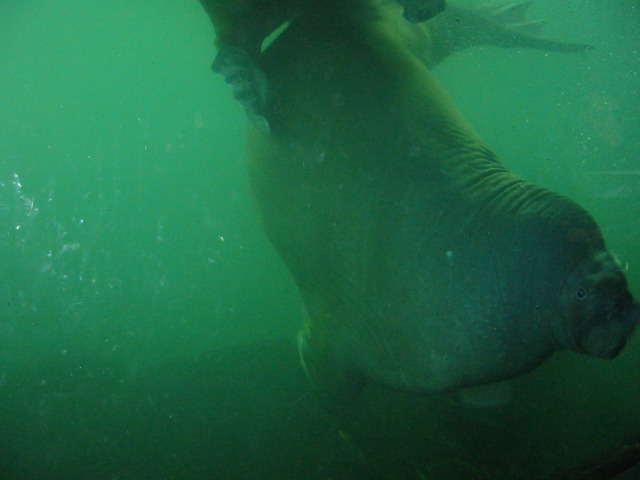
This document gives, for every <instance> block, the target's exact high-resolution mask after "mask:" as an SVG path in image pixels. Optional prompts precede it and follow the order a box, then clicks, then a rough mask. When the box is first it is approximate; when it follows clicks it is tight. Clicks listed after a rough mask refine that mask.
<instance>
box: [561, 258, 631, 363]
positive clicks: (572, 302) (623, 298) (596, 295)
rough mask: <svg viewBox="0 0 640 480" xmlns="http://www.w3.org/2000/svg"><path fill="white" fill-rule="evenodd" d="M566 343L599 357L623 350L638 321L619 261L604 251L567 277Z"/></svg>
mask: <svg viewBox="0 0 640 480" xmlns="http://www.w3.org/2000/svg"><path fill="white" fill-rule="evenodd" d="M560 308H561V311H562V314H563V316H564V317H565V318H564V319H563V324H564V325H565V327H566V328H567V330H566V333H567V334H568V341H567V342H566V345H567V346H568V347H569V348H570V349H571V350H574V351H577V352H580V353H585V354H587V355H590V356H593V357H598V358H614V357H615V356H617V355H618V353H620V351H621V350H622V349H623V348H624V346H625V345H626V343H627V340H628V338H629V336H630V335H631V333H632V332H633V329H634V328H635V326H636V324H637V323H638V320H640V304H639V303H638V302H636V301H634V299H633V297H632V295H631V293H630V292H629V288H628V286H627V280H626V278H625V276H624V273H623V272H622V269H621V268H620V266H619V264H618V262H617V261H616V260H615V259H614V258H613V257H612V256H611V255H610V254H609V253H607V252H604V251H601V252H599V253H597V254H595V255H593V256H591V257H588V258H586V259H584V260H582V261H581V262H580V263H579V264H578V266H577V267H576V268H575V269H574V270H573V271H572V272H571V274H570V275H569V277H568V278H567V279H566V281H565V284H564V286H563V288H562V292H561V295H560Z"/></svg>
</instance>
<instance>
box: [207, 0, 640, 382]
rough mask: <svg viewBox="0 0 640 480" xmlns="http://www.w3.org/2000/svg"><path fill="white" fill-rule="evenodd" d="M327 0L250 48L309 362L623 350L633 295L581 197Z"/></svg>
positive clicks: (499, 376) (410, 365)
mask: <svg viewBox="0 0 640 480" xmlns="http://www.w3.org/2000/svg"><path fill="white" fill-rule="evenodd" d="M321 5H322V8H318V9H314V8H309V9H308V10H306V11H304V10H303V11H301V12H298V14H297V16H296V17H295V19H294V20H293V21H292V23H291V25H290V26H289V27H288V28H287V29H286V30H285V31H284V32H283V33H282V34H281V35H280V36H279V37H278V38H277V39H276V40H275V41H274V42H273V43H272V44H271V45H270V46H269V48H267V49H266V50H265V51H264V52H263V53H262V54H261V55H259V56H257V61H258V64H259V67H260V69H261V71H262V72H264V75H265V78H266V80H267V81H268V84H269V93H268V96H267V101H266V107H265V108H266V113H267V118H269V121H270V124H271V133H270V134H264V133H263V132H262V131H260V130H259V129H256V128H254V129H253V130H252V132H251V134H250V141H249V161H250V166H249V168H250V176H251V183H252V188H253V191H254V194H255V197H256V200H257V204H258V207H259V210H260V214H261V216H262V219H263V222H264V227H265V229H266V232H267V234H268V236H269V238H270V239H271V241H272V242H273V244H274V245H275V247H276V249H277V251H278V252H279V254H280V256H281V257H282V259H283V260H284V261H285V263H286V264H287V266H288V268H289V270H290V271H291V273H292V274H293V277H294V278H295V281H296V283H297V285H298V287H299V289H300V292H301V294H302V297H303V299H304V303H305V306H306V310H307V317H308V318H307V320H306V325H305V330H304V334H303V337H302V345H301V351H302V354H303V361H304V363H305V364H306V367H307V370H308V372H309V374H310V376H311V377H312V378H313V379H314V380H315V381H316V382H317V383H319V384H321V385H323V386H325V387H327V388H328V389H329V390H331V391H333V392H334V393H336V394H338V395H349V394H353V393H355V392H357V391H358V389H359V388H360V387H361V386H362V385H364V384H365V383H366V382H377V383H379V384H381V385H384V386H388V387H392V388H398V389H407V390H411V391H417V392H442V391H449V390H455V389H458V388H462V387H467V386H472V385H478V384H485V383H489V382H495V381H499V380H504V379H508V378H511V377H513V376H515V375H518V374H521V373H524V372H527V371H529V370H531V369H533V368H534V367H536V366H537V365H539V364H540V363H541V362H543V361H544V360H545V359H546V358H548V357H549V356H550V355H551V354H552V353H553V352H555V351H557V350H564V349H568V350H573V351H576V352H579V353H584V354H587V355H591V356H595V357H600V358H612V357H614V356H616V355H617V354H618V352H619V351H620V350H621V349H622V348H623V347H624V345H625V343H626V341H627V339H628V337H629V335H630V334H631V332H632V330H633V329H634V326H635V325H636V323H637V322H638V318H639V317H640V306H639V305H638V303H636V302H635V301H634V300H633V298H632V296H631V293H630V292H629V290H628V287H627V282H626V280H625V277H624V275H623V272H622V271H621V269H620V267H619V266H618V264H617V263H616V262H615V261H614V259H613V258H612V257H611V255H610V254H609V253H607V251H606V249H605V244H604V241H603V239H602V236H601V233H600V230H599V228H598V226H597V225H596V223H595V222H594V220H593V219H592V218H591V217H590V216H589V214H588V213H587V212H585V211H584V210H583V209H582V208H580V207H579V206H578V205H576V204H575V203H574V202H572V201H571V200H569V199H567V198H564V197H562V196H560V195H557V194H554V193H552V192H549V191H547V190H545V189H543V188H541V187H538V186H535V185H533V184H531V183H528V182H526V181H524V180H522V179H521V178H519V177H518V176H516V175H514V174H512V173H510V172H509V171H508V170H507V169H506V168H505V167H504V166H503V165H502V164H501V163H499V162H498V160H497V159H496V158H495V155H494V154H493V153H492V152H491V150H489V149H488V148H487V147H486V146H485V145H484V143H483V142H482V140H481V139H480V138H479V137H478V135H477V134H476V133H475V132H474V131H473V129H472V128H471V127H470V126H469V125H468V124H467V122H466V121H465V119H464V118H463V117H462V115H461V114H460V113H459V112H458V110H457V109H456V108H455V106H454V105H453V102H452V101H451V99H450V98H449V96H448V94H447V93H446V92H445V91H444V89H443V88H442V87H441V86H440V84H439V83H438V82H437V81H436V80H435V78H434V77H433V76H432V75H431V74H430V73H429V71H428V70H427V69H426V68H425V67H424V65H423V64H422V63H421V62H420V61H418V60H417V59H416V58H415V57H414V56H413V55H412V54H411V53H409V52H408V51H407V49H406V48H405V47H404V46H403V45H402V43H401V41H399V39H398V38H397V37H396V35H395V33H394V30H393V29H392V28H389V24H388V22H387V21H386V20H385V18H384V17H380V16H378V15H377V12H376V11H375V10H373V9H372V8H370V5H368V4H367V3H365V2H359V1H356V0H350V1H349V2H344V1H343V0H336V1H329V0H327V1H324V2H321ZM218 20H219V21H220V19H218ZM222 21H225V19H222ZM243 21H244V25H246V24H247V23H249V24H250V22H251V18H250V17H243ZM256 21H258V20H256ZM229 28H231V29H232V25H231V26H229ZM328 32H330V35H329V34H328Z"/></svg>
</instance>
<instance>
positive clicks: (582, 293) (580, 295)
mask: <svg viewBox="0 0 640 480" xmlns="http://www.w3.org/2000/svg"><path fill="white" fill-rule="evenodd" d="M586 298H587V291H586V290H585V289H584V288H582V287H580V288H578V289H577V290H576V300H580V301H583V300H585V299H586Z"/></svg>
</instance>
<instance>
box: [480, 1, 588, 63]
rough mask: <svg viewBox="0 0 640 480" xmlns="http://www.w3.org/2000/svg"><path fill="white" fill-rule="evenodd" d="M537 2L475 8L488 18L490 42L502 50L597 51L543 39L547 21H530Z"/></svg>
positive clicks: (487, 33) (493, 3) (488, 38)
mask: <svg viewBox="0 0 640 480" xmlns="http://www.w3.org/2000/svg"><path fill="white" fill-rule="evenodd" d="M532 3H533V1H515V2H505V3H502V2H491V3H488V4H487V5H485V6H478V7H476V8H475V10H476V15H477V17H478V18H480V19H484V20H485V22H486V25H485V27H484V28H486V32H485V34H486V38H487V40H488V42H487V43H489V44H491V45H495V46H498V47H505V48H509V47H522V48H533V49H537V50H548V51H556V52H566V53H572V52H586V51H589V50H593V47H592V46H591V45H586V44H584V43H572V42H561V41H557V40H550V39H547V38H544V37H542V34H543V28H544V25H545V24H546V23H547V22H546V21H545V20H530V19H529V18H528V11H529V7H530V6H531V4H532Z"/></svg>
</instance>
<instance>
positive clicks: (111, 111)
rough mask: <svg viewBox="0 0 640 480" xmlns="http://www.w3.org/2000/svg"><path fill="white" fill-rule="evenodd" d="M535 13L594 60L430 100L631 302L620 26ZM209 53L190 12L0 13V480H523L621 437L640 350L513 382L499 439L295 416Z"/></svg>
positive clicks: (622, 12) (277, 282)
mask: <svg viewBox="0 0 640 480" xmlns="http://www.w3.org/2000/svg"><path fill="white" fill-rule="evenodd" d="M532 9H533V13H535V16H537V17H542V18H547V19H549V20H551V21H550V22H549V24H548V26H547V29H546V34H547V35H548V36H550V37H554V38H562V39H567V40H574V41H582V42H587V43H591V44H593V45H594V46H595V47H596V49H595V51H593V52H590V53H588V54H585V55H564V54H552V53H545V52H536V51H504V50H499V49H496V48H490V47H486V48H476V49H473V50H469V51H466V52H463V53H460V54H457V55H456V56H454V57H453V58H450V59H449V60H447V62H445V63H444V64H442V65H440V66H439V67H438V69H437V74H438V76H439V78H440V79H441V80H442V82H443V83H444V84H445V86H446V87H447V89H448V90H449V91H450V93H451V94H452V95H453V96H454V98H455V99H456V101H457V102H458V104H459V106H460V107H461V109H462V110H463V111H464V112H465V114H466V115H467V117H468V119H469V120H470V122H471V123H472V124H473V125H474V126H475V127H476V129H477V130H478V131H479V133H480V134H481V135H482V136H483V137H484V138H485V140H486V141H487V143H488V144H489V145H491V146H492V147H493V148H494V149H495V150H496V151H497V152H498V154H499V155H500V157H501V159H502V161H504V162H505V163H506V164H507V165H509V166H510V168H512V169H513V170H514V171H516V172H518V173H520V174H522V175H523V176H525V177H526V178H527V179H529V180H531V181H534V182H536V183H539V184H541V185H544V186H546V187H549V188H550V189H552V190H555V191H558V192H561V193H564V194H566V195H568V196H570V197H571V198H573V199H575V200H577V201H578V202H579V203H581V204H582V205H583V206H584V207H586V208H587V210H589V211H590V212H591V213H592V214H593V215H594V217H595V218H596V219H597V220H598V222H599V223H600V225H601V227H602V229H603V231H604V234H605V237H606V238H607V241H608V244H609V247H610V249H611V250H612V251H613V252H615V253H616V255H617V256H618V257H619V258H620V259H621V261H622V262H623V264H625V265H627V264H628V272H627V273H628V277H629V280H630V282H631V285H632V289H633V291H634V292H635V294H636V296H638V295H640V273H639V272H640V255H639V254H638V251H639V250H638V245H639V244H638V238H640V220H639V218H640V215H639V214H640V156H639V153H638V152H640V127H639V125H640V88H639V86H640V73H639V72H640V51H638V47H637V45H638V44H639V43H640V42H639V40H640V7H638V5H637V3H636V2H633V1H631V0H611V1H606V2H604V1H603V2H596V1H582V0H580V1H578V0H572V1H567V2H562V3H561V4H560V3H558V2H551V1H549V0H539V1H537V2H536V4H535V5H534V7H532ZM213 38H214V35H213V31H212V29H211V27H210V25H209V21H208V19H207V18H206V15H205V14H204V13H203V12H202V11H201V7H200V5H199V4H198V2H197V1H196V0H193V1H188V2H187V1H178V0H167V1H164V2H151V1H148V0H140V1H138V2H126V1H123V0H112V1H109V2H104V1H103V2H98V1H94V0H85V1H79V0H78V1H75V0H64V1H53V0H41V1H39V2H12V1H10V0H4V1H2V3H0V478H2V479H4V478H7V479H11V480H13V479H35V478H39V479H60V478H65V479H76V478H77V479H93V478H95V479H128V478H131V479H142V478H154V479H159V478H167V479H169V478H180V479H182V478H184V479H210V478H292V479H293V478H296V479H304V478H313V479H316V478H317V479H324V478H345V479H346V478H349V479H355V478H416V479H420V478H428V479H459V478H460V479H462V478H464V479H471V478H476V479H493V478H500V479H516V478H519V479H524V480H529V479H531V480H534V479H538V478H543V476H544V475H547V474H551V473H557V472H559V471H562V470H563V469H568V468H571V467H573V466H575V465H577V464H579V463H581V462H583V461H586V460H588V459H591V458H595V457H597V456H599V455H601V454H603V453H605V452H607V451H608V450H609V449H612V448H616V447H617V446H619V445H621V444H622V443H623V442H624V441H626V440H627V439H628V438H630V437H632V436H633V435H634V434H637V433H638V432H640V378H639V377H638V369H637V362H638V358H639V356H640V340H639V339H638V338H637V335H636V337H635V338H634V339H633V340H632V342H631V344H630V345H629V346H628V348H627V350H625V352H623V354H622V355H621V356H620V357H619V358H618V359H616V360H615V361H611V362H603V361H597V360H591V359H586V358H583V357H580V358H578V357H576V356H573V355H570V354H561V355H556V356H555V357H554V358H552V360H551V361H549V362H547V363H546V364H545V365H543V366H542V367H541V368H539V369H538V370H536V371H534V372H533V373H532V374H530V375H527V376H525V377H521V378H518V379H516V380H514V381H513V382H512V383H513V385H512V388H513V396H514V405H515V407H514V408H513V409H512V411H510V413H509V415H510V417H509V418H508V419H506V420H505V417H501V418H499V419H497V420H496V419H495V418H478V416H477V415H473V414H470V413H469V412H467V411H465V410H464V409H460V408H459V407H458V406H457V404H456V403H455V402H454V401H453V399H452V398H448V397H431V398H416V397H412V396H406V395H400V394H397V393H392V392H378V391H375V390H373V391H370V392H367V393H366V394H365V396H364V398H362V399H360V400H359V401H358V403H357V404H356V405H351V406H346V407H341V408H340V409H339V411H333V410H331V409H326V408H324V406H323V402H322V401H321V400H320V399H316V398H313V396H312V395H310V394H309V393H308V386H307V384H306V381H305V379H304V377H303V374H302V372H301V371H300V368H299V366H298V364H297V358H296V352H295V347H294V346H293V342H294V338H295V335H296V332H297V330H298V328H299V326H300V312H301V303H300V299H299V297H298V294H297V291H296V289H295V286H294V285H293V282H292V280H291V279H290V277H289V275H288V273H287V272H286V270H285V268H284V266H283V265H282V264H281V262H280V261H279V259H278V258H277V256H276V255H275V253H274V252H273V250H272V248H271V246H270V245H269V243H268V241H267V240H266V238H265V236H264V234H263V233H262V230H261V227H260V224H259V220H258V218H257V216H256V214H255V213H254V212H253V207H252V204H251V197H250V193H249V187H248V181H247V177H246V165H245V160H244V143H245V122H246V121H245V119H244V114H243V112H242V110H241V108H240V107H239V106H238V105H237V104H236V102H235V101H234V100H233V99H232V98H231V95H230V92H229V89H228V87H227V86H226V85H225V84H224V83H223V81H222V79H221V78H218V77H217V76H214V75H213V74H212V73H211V72H210V70H209V65H210V62H211V60H212V59H213V56H214V51H213V48H212V43H213Z"/></svg>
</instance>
